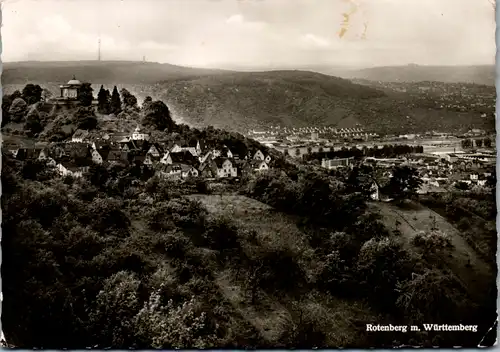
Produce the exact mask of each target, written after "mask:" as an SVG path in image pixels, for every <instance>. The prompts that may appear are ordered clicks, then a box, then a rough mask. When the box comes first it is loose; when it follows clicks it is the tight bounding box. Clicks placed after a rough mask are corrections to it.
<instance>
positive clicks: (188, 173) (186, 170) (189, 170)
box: [180, 164, 199, 178]
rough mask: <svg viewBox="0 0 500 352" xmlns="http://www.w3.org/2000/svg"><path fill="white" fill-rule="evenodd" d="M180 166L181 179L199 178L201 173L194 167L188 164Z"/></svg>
mask: <svg viewBox="0 0 500 352" xmlns="http://www.w3.org/2000/svg"><path fill="white" fill-rule="evenodd" d="M180 166H181V177H182V178H188V177H198V174H199V172H198V170H197V169H195V168H194V167H193V166H191V165H186V164H180Z"/></svg>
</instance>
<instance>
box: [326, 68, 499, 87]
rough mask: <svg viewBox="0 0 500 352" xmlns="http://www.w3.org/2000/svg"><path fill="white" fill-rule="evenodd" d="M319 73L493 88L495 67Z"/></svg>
mask: <svg viewBox="0 0 500 352" xmlns="http://www.w3.org/2000/svg"><path fill="white" fill-rule="evenodd" d="M318 71H319V72H323V73H328V72H330V74H333V75H338V76H341V77H344V78H349V79H352V78H358V79H367V80H371V81H383V82H420V81H438V82H445V83H460V82H464V83H465V82H466V83H476V84H485V85H490V86H494V85H495V66H494V65H478V66H420V65H407V66H387V67H373V68H365V69H357V70H343V69H338V68H334V69H331V70H330V71H329V70H328V69H327V68H324V67H323V68H318Z"/></svg>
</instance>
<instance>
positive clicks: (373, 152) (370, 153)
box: [288, 144, 424, 160]
mask: <svg viewBox="0 0 500 352" xmlns="http://www.w3.org/2000/svg"><path fill="white" fill-rule="evenodd" d="M290 152H291V150H288V153H290ZM292 152H293V151H292ZM423 152H424V148H423V147H422V146H411V145H400V144H397V145H384V146H383V147H382V148H379V147H378V146H375V147H372V148H368V147H364V148H363V149H359V148H357V147H351V148H346V147H343V148H342V149H341V150H337V151H329V152H325V151H323V148H320V150H319V152H317V153H312V148H309V150H308V154H306V155H304V160H321V159H323V158H328V159H332V158H352V157H355V158H356V157H375V158H393V157H396V156H399V155H405V154H413V153H423ZM296 155H300V150H299V149H297V150H296Z"/></svg>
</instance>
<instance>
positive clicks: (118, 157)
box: [106, 149, 128, 165]
mask: <svg viewBox="0 0 500 352" xmlns="http://www.w3.org/2000/svg"><path fill="white" fill-rule="evenodd" d="M106 161H107V162H108V163H110V164H112V165H114V164H128V152H124V151H122V150H120V149H111V150H110V151H109V153H108V155H107V158H106Z"/></svg>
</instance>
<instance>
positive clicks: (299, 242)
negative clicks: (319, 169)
mask: <svg viewBox="0 0 500 352" xmlns="http://www.w3.org/2000/svg"><path fill="white" fill-rule="evenodd" d="M188 197H189V198H190V199H195V200H199V201H201V202H202V204H203V205H204V206H205V207H206V208H207V209H208V211H209V212H210V213H212V214H220V215H226V216H229V217H231V219H233V220H234V221H236V222H237V223H238V226H239V227H240V228H241V229H244V230H247V231H252V230H254V231H255V232H256V233H257V240H258V242H259V243H260V245H261V246H263V247H267V248H275V249H276V248H287V247H288V248H290V249H291V250H292V251H294V252H296V253H298V252H299V251H300V250H301V249H302V250H305V251H307V250H310V247H309V245H308V243H307V241H305V239H304V234H303V233H302V232H301V231H300V230H299V229H298V228H297V226H296V225H295V222H294V221H293V219H291V218H290V217H289V216H287V215H284V214H281V213H278V212H275V211H274V210H273V209H272V208H271V207H269V206H267V205H265V204H263V203H260V202H258V201H256V200H253V199H250V198H247V197H245V196H239V195H191V196H188ZM314 264H315V262H314V260H311V261H308V262H302V263H301V265H302V266H303V268H304V269H305V271H306V273H307V272H308V271H311V270H314ZM236 271H237V268H231V269H228V270H224V271H221V272H218V273H214V276H215V278H216V279H215V281H216V284H217V286H218V287H219V290H220V292H221V293H222V294H223V295H224V297H226V299H227V300H229V301H230V302H231V304H232V306H233V307H234V309H235V311H236V312H238V314H239V315H241V316H242V317H244V318H245V319H246V320H247V321H248V322H250V323H251V324H252V325H253V326H254V327H255V328H256V329H257V330H258V331H259V332H260V334H261V336H263V337H264V338H265V339H266V340H267V341H268V342H269V343H271V344H273V343H275V342H276V339H277V338H278V337H279V336H280V335H281V334H282V333H283V331H284V329H285V326H286V325H285V324H286V322H287V321H288V320H289V319H290V311H291V310H292V309H293V308H292V307H293V306H294V305H297V304H303V303H299V300H298V299H299V297H292V296H291V295H280V296H277V295H275V294H271V293H266V292H262V291H261V292H259V299H258V301H257V303H256V304H254V305H252V304H251V302H250V300H249V298H248V296H247V295H246V294H245V282H244V281H243V280H241V279H237V278H236ZM302 298H305V300H306V302H307V309H308V310H310V311H312V312H315V314H320V315H321V316H322V317H324V322H325V326H326V329H325V331H328V337H327V338H328V344H329V345H330V346H345V345H349V344H352V343H354V344H355V343H356V342H359V341H363V340H362V339H361V338H362V336H364V333H365V332H364V331H363V330H364V329H363V328H364V325H363V323H366V322H371V321H377V322H378V321H380V319H379V318H378V317H377V316H376V315H375V314H374V313H372V312H371V311H370V309H369V308H368V307H366V306H364V305H362V304H361V303H360V302H352V301H350V302H347V301H342V300H339V299H336V298H332V297H326V296H325V295H324V294H320V293H318V292H309V293H308V294H306V295H305V296H302Z"/></svg>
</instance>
